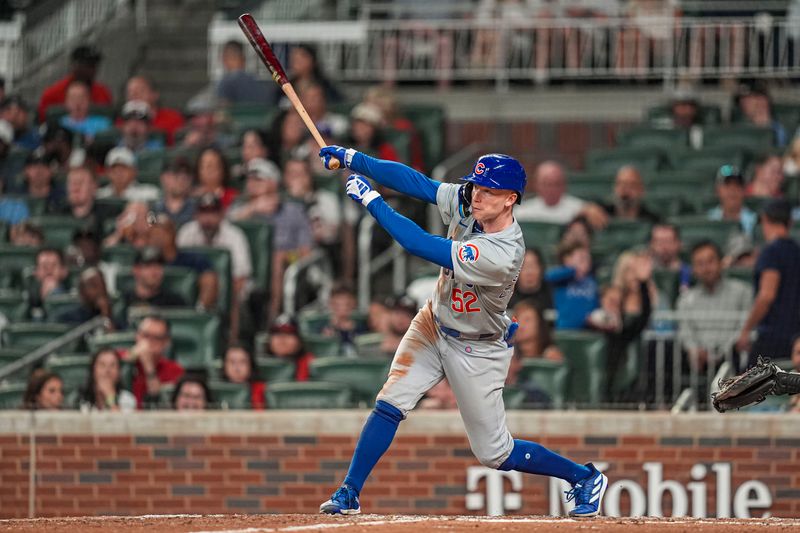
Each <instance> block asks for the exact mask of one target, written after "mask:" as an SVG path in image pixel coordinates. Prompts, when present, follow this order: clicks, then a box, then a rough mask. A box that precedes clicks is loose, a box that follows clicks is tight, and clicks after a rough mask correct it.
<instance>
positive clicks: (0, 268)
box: [0, 244, 39, 288]
mask: <svg viewBox="0 0 800 533" xmlns="http://www.w3.org/2000/svg"><path fill="white" fill-rule="evenodd" d="M38 251H39V249H38V248H35V247H32V246H13V245H8V244H2V245H0V287H3V288H8V287H20V286H21V285H22V271H23V270H24V269H25V268H27V267H33V266H34V264H35V263H36V254H37V253H38Z"/></svg>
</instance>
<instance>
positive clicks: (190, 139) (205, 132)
mask: <svg viewBox="0 0 800 533" xmlns="http://www.w3.org/2000/svg"><path fill="white" fill-rule="evenodd" d="M186 119H187V126H186V128H184V131H183V133H184V135H183V140H182V141H181V145H182V146H185V147H191V148H204V147H206V146H214V147H217V148H226V147H227V146H229V145H231V144H232V143H233V142H234V141H235V139H233V138H232V137H230V136H229V135H227V134H225V133H223V132H222V131H221V129H220V124H219V120H218V119H217V107H216V102H214V101H213V100H212V99H209V98H208V97H200V98H195V99H193V100H191V101H189V104H188V105H187V106H186Z"/></svg>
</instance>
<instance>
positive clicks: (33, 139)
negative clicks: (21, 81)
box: [0, 96, 42, 150]
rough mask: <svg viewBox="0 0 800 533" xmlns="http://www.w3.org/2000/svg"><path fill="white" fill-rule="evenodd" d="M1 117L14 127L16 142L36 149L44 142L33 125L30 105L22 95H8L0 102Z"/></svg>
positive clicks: (22, 146) (29, 148) (25, 147)
mask: <svg viewBox="0 0 800 533" xmlns="http://www.w3.org/2000/svg"><path fill="white" fill-rule="evenodd" d="M0 119H3V120H6V121H8V123H9V124H11V127H12V128H14V144H15V145H17V146H19V147H20V148H24V149H26V150H35V149H36V148H38V147H39V146H40V145H41V144H42V137H41V136H40V135H39V132H38V131H37V130H36V129H35V128H33V127H31V117H30V107H29V106H28V104H27V102H25V100H23V98H22V97H21V96H8V97H6V98H4V99H3V100H2V102H0Z"/></svg>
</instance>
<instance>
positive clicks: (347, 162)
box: [319, 145, 441, 204]
mask: <svg viewBox="0 0 800 533" xmlns="http://www.w3.org/2000/svg"><path fill="white" fill-rule="evenodd" d="M319 156H320V158H322V162H323V163H324V164H325V168H330V167H329V163H330V161H331V160H332V159H336V160H338V161H339V165H340V166H341V167H347V168H349V169H352V170H354V171H356V172H358V173H359V174H363V175H365V176H369V177H370V178H372V179H374V180H375V181H377V182H378V183H380V184H381V185H383V186H385V187H389V188H390V189H394V190H396V191H398V192H401V193H403V194H407V195H408V196H411V197H414V198H416V199H418V200H422V201H424V202H428V203H430V204H435V203H436V191H437V190H438V189H439V185H441V183H440V182H438V181H435V180H432V179H430V178H429V177H427V176H425V175H424V174H422V173H420V172H417V171H416V170H414V169H413V168H411V167H407V166H406V165H403V164H402V163H397V162H395V161H385V160H383V159H376V158H374V157H370V156H368V155H366V154H362V153H361V152H358V151H356V150H355V149H353V148H343V147H341V146H335V145H332V146H326V147H325V148H323V149H322V150H320V151H319Z"/></svg>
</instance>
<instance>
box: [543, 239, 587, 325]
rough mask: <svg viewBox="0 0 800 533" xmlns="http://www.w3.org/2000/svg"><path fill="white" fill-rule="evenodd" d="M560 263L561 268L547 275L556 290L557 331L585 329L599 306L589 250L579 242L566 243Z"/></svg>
mask: <svg viewBox="0 0 800 533" xmlns="http://www.w3.org/2000/svg"><path fill="white" fill-rule="evenodd" d="M558 260H559V263H560V264H561V266H559V267H556V268H552V269H550V270H548V271H547V273H546V274H545V281H547V282H548V283H550V284H551V285H552V286H553V287H554V300H555V307H556V311H558V318H557V319H556V329H581V328H584V327H586V319H587V318H588V316H589V313H591V312H592V311H594V310H595V309H596V308H597V307H598V305H599V301H598V293H597V281H596V280H595V279H594V276H593V275H592V256H591V254H590V253H589V248H587V247H586V246H584V245H583V244H580V243H577V242H575V243H564V245H562V246H561V247H560V249H559V251H558Z"/></svg>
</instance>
